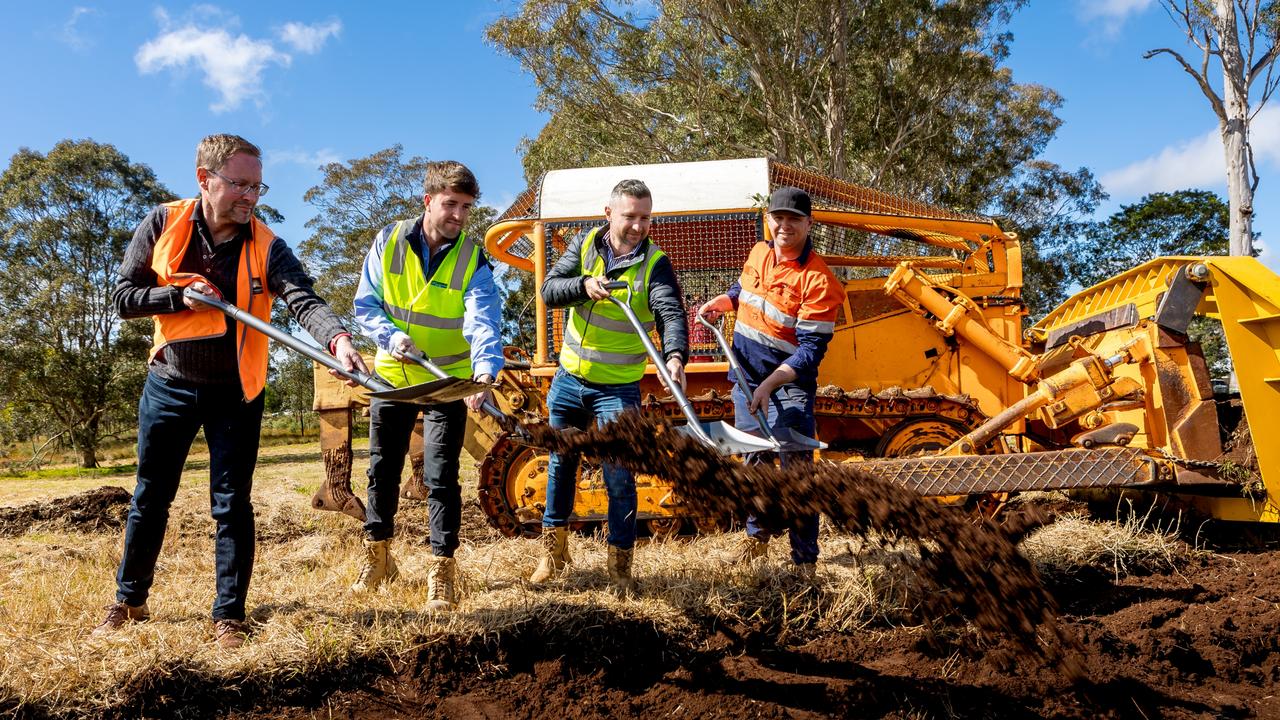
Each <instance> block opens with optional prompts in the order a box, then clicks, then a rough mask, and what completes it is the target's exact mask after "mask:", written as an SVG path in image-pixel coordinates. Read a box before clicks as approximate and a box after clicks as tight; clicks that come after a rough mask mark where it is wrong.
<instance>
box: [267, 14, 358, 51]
mask: <svg viewBox="0 0 1280 720" xmlns="http://www.w3.org/2000/svg"><path fill="white" fill-rule="evenodd" d="M341 33H342V23H341V22H340V21H338V20H336V19H335V20H328V21H326V22H323V23H316V24H315V25H306V24H304V23H300V22H291V23H285V25H284V27H282V28H280V30H279V31H277V33H276V34H277V35H278V36H279V37H280V40H281V41H282V42H284V43H285V44H286V45H289V46H290V47H292V48H293V49H294V50H297V51H298V52H301V53H306V54H308V55H313V54H315V53H317V52H319V51H320V48H322V47H324V43H325V41H326V40H328V39H329V38H330V37H331V36H332V37H338V35H340V34H341Z"/></svg>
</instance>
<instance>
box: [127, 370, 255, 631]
mask: <svg viewBox="0 0 1280 720" xmlns="http://www.w3.org/2000/svg"><path fill="white" fill-rule="evenodd" d="M264 394H265V393H259V394H258V397H257V398H255V399H254V400H252V401H250V402H247V403H246V402H244V400H243V398H242V394H241V392H240V388H239V387H231V388H228V387H226V386H221V385H217V386H215V385H195V384H191V383H184V382H182V381H180V380H164V379H161V378H159V377H156V376H155V375H154V374H151V375H147V381H146V383H145V384H144V385H143V388H142V399H141V400H139V401H138V484H137V487H135V488H134V491H133V502H132V503H130V505H129V517H128V520H127V522H126V524H125V529H124V555H123V557H121V558H120V569H119V571H118V572H117V573H116V600H118V601H119V602H124V603H128V604H130V605H134V606H137V605H141V604H142V603H144V602H146V600H147V596H148V594H149V593H150V591H151V584H152V582H153V581H154V580H155V569H156V559H157V558H158V557H159V555H160V546H161V545H163V544H164V533H165V527H166V526H167V525H168V523H169V506H170V505H172V504H173V498H174V496H175V495H176V494H177V492H178V482H179V480H181V478H182V468H183V466H184V465H185V464H186V461H187V453H189V452H190V451H191V443H192V441H194V440H195V437H196V432H197V431H199V430H200V428H201V427H204V436H205V441H206V442H207V443H208V445H209V508H210V513H211V514H212V515H213V519H214V521H215V522H216V523H217V530H216V533H215V535H214V555H215V566H216V568H217V589H218V593H217V598H216V599H215V600H214V603H213V618H214V619H215V620H222V619H229V620H244V617H245V596H246V595H247V594H248V592H249V578H250V576H251V575H252V574H253V554H254V545H253V543H254V537H253V532H254V528H253V504H252V502H251V501H250V497H249V496H250V493H251V491H252V490H253V469H254V466H255V465H256V463H257V461H258V437H259V434H260V433H261V430H262V402H263V395H264Z"/></svg>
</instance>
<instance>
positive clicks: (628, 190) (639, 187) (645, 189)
mask: <svg viewBox="0 0 1280 720" xmlns="http://www.w3.org/2000/svg"><path fill="white" fill-rule="evenodd" d="M623 195H626V196H627V197H630V198H635V199H636V200H644V199H645V198H651V197H653V193H651V192H649V186H648V185H645V184H644V183H643V182H642V181H640V180H636V179H634V178H630V179H627V180H623V181H622V182H620V183H618V184H617V185H614V186H613V192H611V193H609V205H610V206H611V207H612V206H613V202H614V201H615V200H621V199H622V196H623Z"/></svg>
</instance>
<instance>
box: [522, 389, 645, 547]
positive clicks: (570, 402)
mask: <svg viewBox="0 0 1280 720" xmlns="http://www.w3.org/2000/svg"><path fill="white" fill-rule="evenodd" d="M639 406H640V383H626V384H624V385H598V384H596V383H590V382H587V381H586V380H583V379H582V378H579V377H575V376H574V375H571V374H569V373H567V372H565V371H564V368H561V369H559V370H557V371H556V376H555V377H554V378H552V380H551V390H550V392H548V393H547V412H548V414H549V415H550V418H549V422H550V423H551V427H553V428H556V429H562V428H569V427H573V428H578V429H579V430H586V429H587V427H588V426H589V425H591V424H592V423H594V422H596V421H597V420H598V421H599V422H601V423H607V422H609V421H610V420H612V419H614V418H616V417H617V416H619V415H621V414H622V413H623V412H626V411H627V410H630V409H633V408H637V407H639ZM578 460H579V458H578V456H577V455H576V454H575V455H561V454H558V453H551V460H550V462H549V463H548V464H547V509H546V511H545V512H544V513H543V514H542V526H543V527H544V528H553V527H564V526H566V525H567V524H568V523H569V517H570V516H571V515H572V514H573V496H574V492H575V491H576V490H577V487H578ZM602 470H603V473H604V486H605V491H606V492H607V493H608V494H609V544H610V545H613V546H614V547H618V548H621V549H623V550H630V549H631V548H632V547H634V546H635V544H636V480H635V477H633V476H632V475H631V471H630V470H626V469H624V468H620V467H616V466H614V465H609V464H605V465H604V466H603V468H602Z"/></svg>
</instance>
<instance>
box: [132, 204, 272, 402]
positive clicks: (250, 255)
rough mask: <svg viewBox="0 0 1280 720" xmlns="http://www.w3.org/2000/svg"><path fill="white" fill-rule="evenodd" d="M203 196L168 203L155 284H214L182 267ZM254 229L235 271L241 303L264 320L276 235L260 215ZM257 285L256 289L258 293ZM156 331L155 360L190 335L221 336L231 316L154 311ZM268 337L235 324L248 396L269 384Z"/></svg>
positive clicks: (154, 254)
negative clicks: (198, 282) (172, 344)
mask: <svg viewBox="0 0 1280 720" xmlns="http://www.w3.org/2000/svg"><path fill="white" fill-rule="evenodd" d="M199 202H200V200H199V199H198V198H197V199H193V200H176V201H174V202H170V203H165V204H164V207H165V208H167V210H168V212H167V214H166V216H165V222H164V230H163V231H162V232H161V233H160V237H159V238H157V239H156V243H155V246H154V247H153V248H152V251H151V269H152V270H154V271H155V273H156V284H157V285H159V286H161V287H164V286H168V285H176V286H178V287H186V286H187V285H190V284H191V283H193V282H195V281H197V280H199V281H201V282H204V283H208V284H209V285H212V284H213V283H210V282H209V280H208V278H205V277H203V276H201V275H198V274H196V273H187V272H182V271H181V270H180V269H179V268H180V267H181V265H182V258H183V256H185V255H186V253H187V247H188V245H189V244H190V242H191V235H192V225H193V224H194V220H193V219H192V218H193V217H194V216H195V210H196V205H197V203H199ZM250 222H251V224H252V227H253V232H252V233H251V234H250V236H249V237H248V238H247V239H245V240H244V242H243V244H242V245H241V247H240V260H239V262H238V263H237V265H238V267H239V269H238V270H237V272H236V307H238V308H240V309H241V310H244V311H245V312H248V313H251V314H252V315H253V316H254V317H256V318H258V319H259V320H262V321H263V322H271V301H272V296H271V290H270V289H269V288H268V287H267V258H268V256H269V255H270V253H271V243H272V242H273V241H275V238H276V235H275V233H273V232H272V231H271V228H269V227H267V226H266V224H264V223H263V222H262V221H261V220H258V219H257V218H256V217H255V218H253V219H252V220H251V221H250ZM255 289H256V292H255ZM153 317H154V319H155V335H154V338H153V341H152V345H151V354H150V356H149V357H148V358H147V362H151V361H152V360H154V359H155V357H156V354H157V353H159V352H160V350H161V348H163V347H164V346H165V345H169V344H171V343H176V342H186V341H189V340H204V339H207V338H215V337H221V336H222V335H223V334H224V333H226V331H227V323H228V322H229V320H228V318H227V317H226V316H225V315H223V314H222V313H220V312H214V311H208V310H206V311H201V312H196V311H194V310H182V311H180V312H176V313H164V314H161V315H155V316H153ZM267 354H268V340H267V336H266V335H263V334H262V333H260V332H257V331H253V330H250V329H249V328H248V327H246V326H245V325H244V324H242V323H236V361H237V363H236V364H237V369H238V371H239V375H240V388H241V390H243V391H244V397H245V399H246V400H252V399H254V398H256V397H258V394H259V393H261V392H262V389H263V388H264V387H266V384H267Z"/></svg>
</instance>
